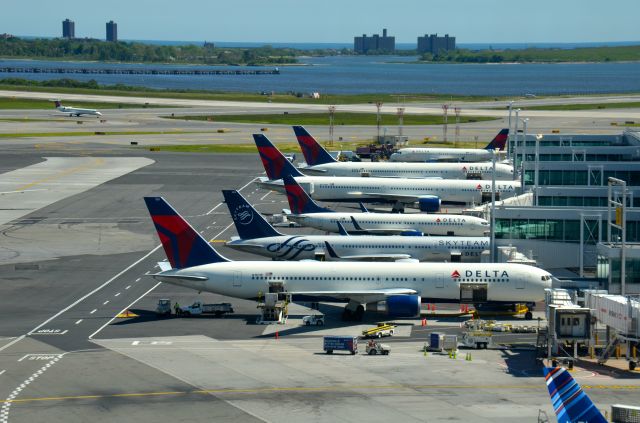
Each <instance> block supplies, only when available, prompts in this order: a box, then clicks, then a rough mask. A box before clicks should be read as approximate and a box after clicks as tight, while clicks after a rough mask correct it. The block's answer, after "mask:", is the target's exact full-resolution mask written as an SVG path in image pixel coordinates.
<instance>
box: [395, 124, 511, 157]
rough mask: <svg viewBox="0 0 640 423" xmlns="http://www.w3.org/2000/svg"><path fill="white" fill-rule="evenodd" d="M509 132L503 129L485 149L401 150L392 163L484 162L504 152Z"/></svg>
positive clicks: (417, 148)
mask: <svg viewBox="0 0 640 423" xmlns="http://www.w3.org/2000/svg"><path fill="white" fill-rule="evenodd" d="M508 137H509V130H508V129H506V128H505V129H503V130H501V131H500V132H499V133H498V135H496V136H495V138H494V139H493V140H491V142H490V143H489V144H487V146H486V147H485V148H483V149H482V148H424V147H409V148H401V149H400V150H398V151H397V152H395V153H393V154H392V155H391V157H389V160H390V161H392V162H441V161H447V162H482V161H487V160H491V159H492V155H493V150H496V152H499V151H503V150H504V147H505V145H506V144H507V139H508Z"/></svg>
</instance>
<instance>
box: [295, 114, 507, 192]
mask: <svg viewBox="0 0 640 423" xmlns="http://www.w3.org/2000/svg"><path fill="white" fill-rule="evenodd" d="M293 131H294V132H295V134H296V138H297V139H298V144H300V148H301V149H302V154H303V155H304V159H305V161H306V162H307V166H306V167H303V168H300V169H301V170H302V171H303V172H304V173H306V174H310V175H322V176H377V177H381V178H442V179H491V178H492V175H493V165H492V163H491V162H482V163H387V162H357V163H356V162H339V161H337V160H336V159H334V158H333V157H332V156H331V154H329V153H328V152H327V150H325V149H324V148H323V147H322V145H320V143H318V141H316V140H315V138H313V137H312V136H311V134H309V132H307V130H306V129H304V127H302V126H294V127H293ZM456 150H457V149H456ZM496 179H513V166H511V165H508V164H504V163H496Z"/></svg>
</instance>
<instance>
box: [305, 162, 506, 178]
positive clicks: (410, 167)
mask: <svg viewBox="0 0 640 423" xmlns="http://www.w3.org/2000/svg"><path fill="white" fill-rule="evenodd" d="M300 170H302V171H303V172H305V173H308V174H309V175H318V176H373V177H381V178H442V179H467V176H469V175H479V176H480V177H481V178H482V179H491V178H492V175H493V165H492V163H491V162H480V163H389V162H387V163H385V162H335V163H325V164H320V165H315V166H307V167H304V168H301V169H300ZM495 174H496V179H505V180H512V179H513V166H511V165H508V164H504V163H496V172H495Z"/></svg>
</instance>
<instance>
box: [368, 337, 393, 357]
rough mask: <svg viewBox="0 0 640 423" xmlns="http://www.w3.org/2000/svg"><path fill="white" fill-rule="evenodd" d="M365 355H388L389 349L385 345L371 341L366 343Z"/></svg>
mask: <svg viewBox="0 0 640 423" xmlns="http://www.w3.org/2000/svg"><path fill="white" fill-rule="evenodd" d="M365 350H366V352H367V354H369V355H376V354H380V355H389V353H390V352H391V347H390V346H389V345H387V344H381V343H380V342H376V341H374V340H373V339H372V340H371V341H369V342H367V347H366V348H365Z"/></svg>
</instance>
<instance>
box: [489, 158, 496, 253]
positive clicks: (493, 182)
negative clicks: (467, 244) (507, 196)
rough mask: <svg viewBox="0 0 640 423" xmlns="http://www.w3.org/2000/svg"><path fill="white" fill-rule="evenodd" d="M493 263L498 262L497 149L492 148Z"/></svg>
mask: <svg viewBox="0 0 640 423" xmlns="http://www.w3.org/2000/svg"><path fill="white" fill-rule="evenodd" d="M491 163H492V166H493V172H492V174H491V227H490V234H491V263H495V262H496V150H495V149H493V150H491Z"/></svg>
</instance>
